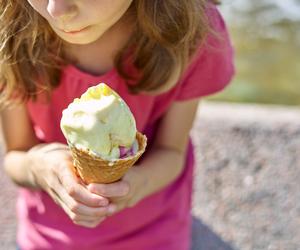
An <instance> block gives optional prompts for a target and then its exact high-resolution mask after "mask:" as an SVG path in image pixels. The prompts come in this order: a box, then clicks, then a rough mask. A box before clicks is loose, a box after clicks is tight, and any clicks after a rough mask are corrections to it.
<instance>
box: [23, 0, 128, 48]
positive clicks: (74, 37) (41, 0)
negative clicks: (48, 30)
mask: <svg viewBox="0 0 300 250" xmlns="http://www.w3.org/2000/svg"><path fill="white" fill-rule="evenodd" d="M27 1H28V2H29V4H30V5H31V6H32V7H33V8H34V9H35V10H36V11H37V12H38V13H39V14H40V15H42V16H43V17H44V18H45V19H46V20H47V21H48V22H49V24H50V26H51V27H52V29H53V30H54V31H55V32H56V34H57V35H58V36H60V37H61V38H62V39H63V40H65V41H67V42H69V43H74V44H88V43H91V42H94V41H96V40H97V39H98V38H99V37H100V36H101V35H102V34H103V33H104V32H105V31H107V30H108V29H109V28H110V27H111V26H112V25H114V24H115V23H116V22H117V21H118V20H119V19H120V18H121V17H122V16H123V14H124V13H125V12H126V11H127V10H128V7H129V6H130V4H131V2H132V1H133V0H27Z"/></svg>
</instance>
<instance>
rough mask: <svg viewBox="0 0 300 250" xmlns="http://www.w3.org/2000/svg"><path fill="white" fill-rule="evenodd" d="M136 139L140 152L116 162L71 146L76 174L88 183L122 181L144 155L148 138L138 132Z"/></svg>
mask: <svg viewBox="0 0 300 250" xmlns="http://www.w3.org/2000/svg"><path fill="white" fill-rule="evenodd" d="M136 139H137V141H138V144H139V149H138V152H137V153H136V154H135V155H133V156H129V157H126V158H123V159H119V160H116V161H113V162H111V161H107V160H104V159H101V158H100V157H97V156H95V155H92V154H91V153H90V152H89V151H88V150H83V149H78V148H76V147H75V146H73V145H69V147H70V149H71V152H72V156H73V160H74V166H75V169H76V172H77V173H76V174H77V175H79V176H80V178H81V179H82V180H83V181H84V182H85V183H86V184H89V183H112V182H115V181H118V180H119V179H121V178H122V177H123V176H124V175H125V173H126V172H127V170H128V169H129V168H130V167H131V166H133V165H134V163H135V162H136V161H137V160H138V159H139V158H140V156H141V155H142V154H143V153H144V151H145V148H146V145H147V138H146V136H145V135H143V134H141V133H139V132H137V134H136Z"/></svg>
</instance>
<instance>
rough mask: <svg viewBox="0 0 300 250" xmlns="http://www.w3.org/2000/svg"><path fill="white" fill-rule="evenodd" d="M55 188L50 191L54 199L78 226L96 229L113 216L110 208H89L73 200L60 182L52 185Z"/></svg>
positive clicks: (57, 181)
mask: <svg viewBox="0 0 300 250" xmlns="http://www.w3.org/2000/svg"><path fill="white" fill-rule="evenodd" d="M52 185H53V186H54V188H51V189H50V190H48V192H49V194H50V195H51V196H52V198H53V199H54V200H55V201H56V203H58V204H59V205H60V206H61V207H62V208H63V209H64V211H65V212H66V213H67V215H68V216H69V217H70V219H71V220H72V221H73V222H74V223H75V224H78V225H83V226H87V227H95V226H97V225H98V224H99V223H100V222H102V221H103V220H104V219H105V218H106V217H107V216H108V215H110V214H111V212H110V211H109V210H110V208H111V207H110V206H106V207H88V206H85V205H84V204H81V203H79V202H78V201H76V200H75V199H73V198H72V197H71V196H69V194H68V193H67V192H66V190H65V189H64V187H63V186H62V185H61V183H60V182H59V180H58V179H57V180H56V183H52Z"/></svg>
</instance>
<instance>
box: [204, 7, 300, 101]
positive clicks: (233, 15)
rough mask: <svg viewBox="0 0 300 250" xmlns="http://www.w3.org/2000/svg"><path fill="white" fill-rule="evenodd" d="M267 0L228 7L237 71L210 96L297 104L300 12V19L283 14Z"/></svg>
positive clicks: (299, 67)
mask: <svg viewBox="0 0 300 250" xmlns="http://www.w3.org/2000/svg"><path fill="white" fill-rule="evenodd" d="M266 2H268V1H248V4H247V8H243V9H235V8H234V5H233V4H232V5H231V6H230V7H231V10H230V12H229V13H230V17H229V16H228V15H227V16H228V20H227V18H226V16H225V18H226V20H227V25H228V27H229V30H230V33H231V37H232V41H233V44H234V47H235V54H236V70H237V72H236V75H235V78H234V79H233V81H232V83H231V85H229V86H228V87H227V88H226V89H225V91H223V92H222V93H221V94H218V95H215V96H213V97H211V98H209V99H212V100H222V101H232V102H254V103H267V104H284V105H300V12H299V18H289V16H287V17H285V16H283V13H282V11H281V10H280V9H279V7H278V6H276V4H272V3H269V2H268V3H266ZM297 4H299V7H300V1H298V2H297Z"/></svg>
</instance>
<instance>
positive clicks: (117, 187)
mask: <svg viewBox="0 0 300 250" xmlns="http://www.w3.org/2000/svg"><path fill="white" fill-rule="evenodd" d="M87 188H88V190H89V191H90V192H92V193H94V194H97V195H101V196H104V197H122V196H126V195H127V194H128V193H129V189H130V188H129V184H128V182H126V181H118V182H114V183H110V184H96V183H92V184H89V185H88V186H87Z"/></svg>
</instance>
